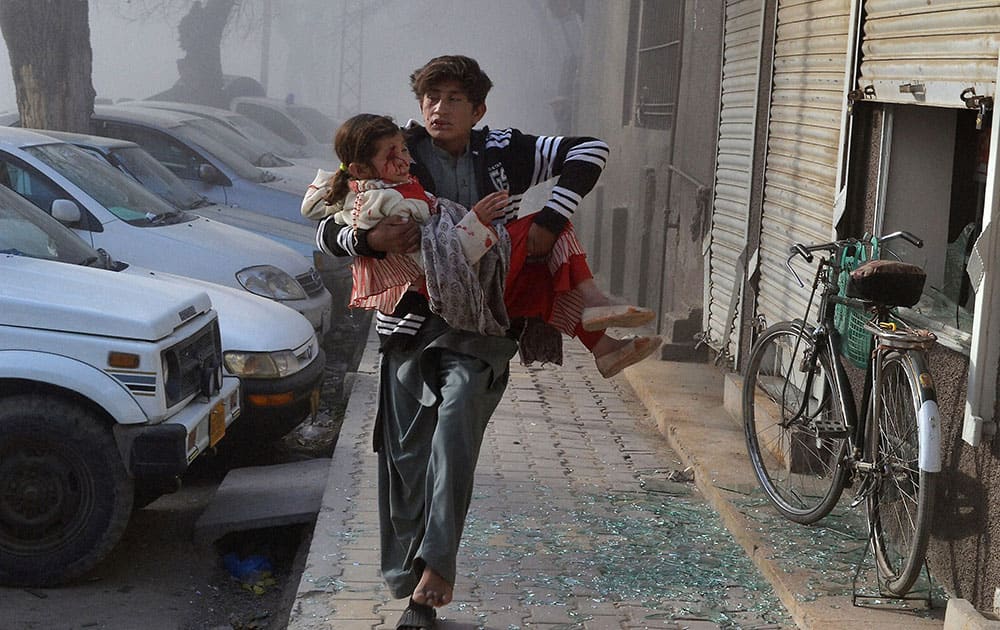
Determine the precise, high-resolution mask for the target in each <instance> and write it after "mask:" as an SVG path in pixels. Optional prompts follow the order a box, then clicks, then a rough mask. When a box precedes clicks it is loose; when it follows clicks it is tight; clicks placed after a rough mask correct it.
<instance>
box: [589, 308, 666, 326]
mask: <svg viewBox="0 0 1000 630" xmlns="http://www.w3.org/2000/svg"><path fill="white" fill-rule="evenodd" d="M655 316H656V314H655V313H654V312H653V310H652V309H648V308H645V307H643V306H632V305H631V304H611V305H609V306H589V307H587V308H585V309H583V312H582V313H580V325H581V326H583V329H584V330H590V331H594V330H604V329H605V328H635V327H637V326H643V325H645V324H648V323H649V322H651V321H653V317H655Z"/></svg>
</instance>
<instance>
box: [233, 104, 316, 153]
mask: <svg viewBox="0 0 1000 630" xmlns="http://www.w3.org/2000/svg"><path fill="white" fill-rule="evenodd" d="M226 122H227V123H229V124H230V125H232V126H233V128H234V129H236V131H238V132H239V133H241V134H243V135H244V136H246V137H247V138H249V139H251V140H253V141H254V142H257V143H259V144H262V145H263V146H265V147H274V152H275V153H277V154H278V155H283V156H285V157H291V158H294V157H306V153H305V151H303V150H302V148H301V147H297V146H295V145H294V144H292V143H291V142H289V141H288V140H285V139H284V138H282V137H281V136H279V135H278V134H276V133H274V132H273V131H271V130H270V129H268V128H267V127H265V126H264V125H262V124H260V123H259V122H257V121H256V120H253V119H251V118H247V117H246V116H243V115H241V114H236V113H234V114H233V115H232V116H227V117H226Z"/></svg>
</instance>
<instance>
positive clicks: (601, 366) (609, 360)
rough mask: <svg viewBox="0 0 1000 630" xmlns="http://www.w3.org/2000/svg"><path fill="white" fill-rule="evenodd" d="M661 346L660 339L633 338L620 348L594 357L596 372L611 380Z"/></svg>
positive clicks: (661, 341)
mask: <svg viewBox="0 0 1000 630" xmlns="http://www.w3.org/2000/svg"><path fill="white" fill-rule="evenodd" d="M661 344H663V339H662V338H660V337H633V338H632V339H631V340H629V342H628V344H626V345H624V346H622V347H621V348H619V349H617V350H612V351H611V352H608V353H606V354H602V355H601V356H599V357H596V358H595V359H594V362H595V363H597V371H598V372H600V373H601V376H603V377H604V378H611V377H612V376H614V375H615V374H618V373H619V372H621V371H622V370H624V369H625V368H627V367H628V366H630V365H635V364H636V363H638V362H639V361H642V360H643V359H645V358H646V357H648V356H650V355H651V354H653V353H654V352H656V350H657V348H659V347H660V345H661Z"/></svg>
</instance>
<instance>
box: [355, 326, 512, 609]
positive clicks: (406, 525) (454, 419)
mask: <svg viewBox="0 0 1000 630" xmlns="http://www.w3.org/2000/svg"><path fill="white" fill-rule="evenodd" d="M516 350H517V344H516V343H515V342H514V341H513V340H511V339H509V338H507V337H496V336H484V335H479V334H475V333H470V332H463V331H457V330H454V329H452V328H450V327H449V326H448V325H447V324H446V323H445V322H444V320H442V319H441V318H440V317H437V316H436V315H430V316H429V317H428V319H427V320H426V321H424V323H423V325H422V326H421V328H420V330H419V332H417V334H416V335H415V338H414V339H412V340H411V341H409V342H408V343H406V344H405V345H402V344H399V345H397V344H390V345H389V346H388V347H387V348H385V350H384V352H383V355H382V363H381V367H380V369H381V374H380V383H381V387H380V391H379V416H380V417H379V421H378V422H377V423H376V426H377V427H379V428H378V429H377V432H378V433H377V435H376V436H375V438H376V440H377V441H378V442H379V443H378V447H379V448H378V452H379V518H380V521H381V523H380V525H381V527H380V531H381V547H382V577H383V578H384V579H385V582H386V584H387V585H388V586H389V589H390V591H391V592H392V594H393V597H396V598H403V597H409V596H410V594H411V593H412V592H413V589H414V588H416V586H417V583H418V581H419V580H420V576H421V574H422V572H423V569H424V567H425V566H430V567H431V568H432V569H433V570H434V571H436V572H437V573H438V574H439V575H441V577H443V578H444V579H445V580H447V581H448V583H449V584H454V583H455V572H456V569H455V563H456V557H457V555H458V546H459V542H460V540H461V537H462V530H463V528H464V526H465V516H466V512H467V511H468V509H469V503H470V501H471V498H472V488H473V482H474V474H473V473H474V471H475V467H476V461H477V460H478V458H479V449H480V446H481V445H482V441H483V434H484V432H485V431H486V425H487V423H488V422H489V419H490V416H491V415H492V414H493V410H494V409H496V406H497V405H498V404H499V402H500V399H501V397H502V396H503V392H504V389H505V388H506V387H507V379H508V375H509V371H508V365H509V362H510V359H511V357H513V356H514V352H515V351H516Z"/></svg>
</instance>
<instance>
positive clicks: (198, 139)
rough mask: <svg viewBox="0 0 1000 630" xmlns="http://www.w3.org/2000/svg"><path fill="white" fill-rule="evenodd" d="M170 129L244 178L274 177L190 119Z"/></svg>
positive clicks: (265, 179)
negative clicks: (193, 124) (191, 122)
mask: <svg viewBox="0 0 1000 630" xmlns="http://www.w3.org/2000/svg"><path fill="white" fill-rule="evenodd" d="M170 131H171V132H172V133H174V134H176V135H177V136H178V137H179V138H181V139H182V140H184V141H186V142H188V143H191V144H194V145H196V146H197V147H200V148H201V149H203V150H205V151H207V152H208V153H209V154H211V155H212V157H214V158H215V159H217V160H218V161H220V162H222V163H223V164H224V165H225V166H226V168H228V169H229V170H231V171H232V172H233V173H236V174H237V175H239V176H240V177H242V178H243V179H246V180H249V181H252V182H266V181H269V180H270V179H273V178H274V176H273V175H271V174H270V173H268V172H267V171H265V170H264V169H262V168H258V167H257V166H255V165H254V163H253V162H251V161H250V160H248V159H247V158H245V157H243V156H242V155H240V154H239V152H237V151H234V150H233V149H232V148H230V147H229V145H227V144H226V143H224V142H219V141H218V140H217V139H216V137H215V136H216V133H215V131H212V132H211V133H206V132H205V131H204V130H203V129H199V128H198V127H195V126H192V125H191V124H190V121H185V122H184V123H182V124H180V125H177V126H175V127H171V129H170ZM232 133H236V132H235V131H234V132H232Z"/></svg>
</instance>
